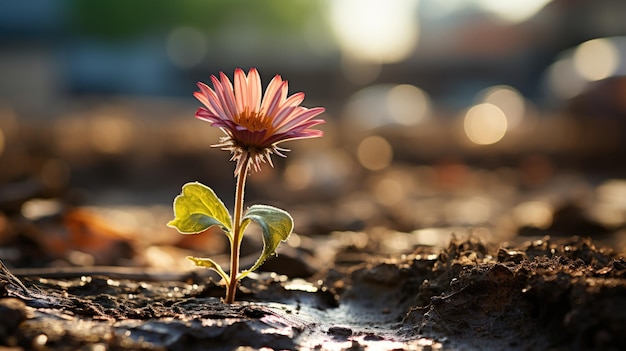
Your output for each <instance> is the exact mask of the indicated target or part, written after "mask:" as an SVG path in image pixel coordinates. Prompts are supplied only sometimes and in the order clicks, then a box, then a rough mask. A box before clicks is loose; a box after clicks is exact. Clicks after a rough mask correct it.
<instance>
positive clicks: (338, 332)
mask: <svg viewBox="0 0 626 351" xmlns="http://www.w3.org/2000/svg"><path fill="white" fill-rule="evenodd" d="M328 334H330V335H334V336H339V337H346V338H347V337H348V336H351V335H352V329H350V328H348V327H344V326H340V325H333V326H332V327H330V328H328Z"/></svg>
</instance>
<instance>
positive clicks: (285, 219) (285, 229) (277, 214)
mask: <svg viewBox="0 0 626 351" xmlns="http://www.w3.org/2000/svg"><path fill="white" fill-rule="evenodd" d="M250 221H254V222H255V223H257V224H258V225H259V226H260V227H261V230H262V231H263V252H262V253H261V256H259V259H258V260H257V261H256V263H255V264H254V266H252V268H250V269H248V270H246V271H243V272H242V273H241V274H240V275H239V276H238V277H237V279H241V278H243V277H245V276H246V275H248V274H249V273H250V272H252V271H254V270H255V269H257V268H259V267H260V266H261V265H262V264H263V262H265V260H266V259H267V258H268V257H269V256H270V255H273V254H274V253H275V252H276V248H277V247H278V244H280V242H281V241H286V240H287V238H288V237H289V234H291V231H292V230H293V219H292V218H291V216H290V215H289V213H287V211H284V210H281V209H279V208H276V207H272V206H267V205H254V206H252V207H250V208H249V209H248V211H247V212H246V214H245V215H244V217H243V222H242V231H243V230H245V228H246V227H247V226H248V224H250Z"/></svg>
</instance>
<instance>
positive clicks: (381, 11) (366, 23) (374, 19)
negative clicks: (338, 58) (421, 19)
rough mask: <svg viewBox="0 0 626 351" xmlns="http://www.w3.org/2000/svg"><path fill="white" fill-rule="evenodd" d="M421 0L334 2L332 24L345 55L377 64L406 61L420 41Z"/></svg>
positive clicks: (332, 5)
mask: <svg viewBox="0 0 626 351" xmlns="http://www.w3.org/2000/svg"><path fill="white" fill-rule="evenodd" d="M417 3H418V1H417V0H394V1H385V0H335V1H330V2H329V3H328V4H329V6H330V22H331V25H332V28H333V30H334V33H335V36H336V38H337V41H338V43H339V45H340V47H341V49H342V50H343V52H344V53H345V54H347V55H349V56H352V57H355V58H359V59H362V60H367V61H373V62H376V63H393V62H399V61H402V60H404V59H406V58H407V57H408V56H409V55H410V54H411V52H412V51H413V50H414V49H415V47H416V45H417V41H418V37H419V27H418V22H417Z"/></svg>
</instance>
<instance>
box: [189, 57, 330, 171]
mask: <svg viewBox="0 0 626 351" xmlns="http://www.w3.org/2000/svg"><path fill="white" fill-rule="evenodd" d="M211 81H212V82H213V89H211V88H210V87H208V86H207V85H206V84H204V83H202V82H199V83H198V87H199V88H200V91H197V92H195V93H194V94H193V95H194V96H195V97H196V98H197V99H198V100H200V102H202V103H203V104H204V106H205V107H200V108H199V109H198V111H196V118H198V119H201V120H204V121H207V122H209V123H211V125H212V126H216V127H219V128H220V129H222V131H223V132H224V133H225V134H226V136H225V137H223V138H221V139H220V143H219V144H216V145H214V146H216V147H221V148H222V149H223V150H227V151H230V152H231V153H232V154H233V156H232V158H231V160H234V161H237V167H236V169H235V174H239V171H240V170H241V168H242V167H246V168H247V167H249V166H252V168H253V170H254V171H259V170H260V167H261V163H265V162H267V163H269V164H270V165H272V166H273V164H272V159H271V155H272V154H274V153H275V154H277V155H279V156H283V157H285V155H284V154H283V153H282V152H284V151H289V150H287V149H283V148H280V147H278V146H277V144H279V143H282V142H284V141H288V140H295V139H306V138H316V137H321V136H322V135H323V132H322V131H321V130H317V129H311V127H313V126H315V125H318V124H321V123H324V120H321V119H313V118H314V117H315V116H317V115H319V114H321V113H322V112H324V108H322V107H316V108H311V109H309V108H306V107H302V106H299V105H300V103H301V102H302V101H303V100H304V93H302V92H299V93H296V94H293V95H291V96H289V97H287V88H288V87H287V81H286V80H283V79H282V78H281V77H280V76H279V75H276V76H275V77H274V78H273V79H272V81H271V82H270V83H269V85H268V86H267V89H266V90H265V95H264V96H263V94H262V89H261V78H260V76H259V73H258V72H257V70H256V69H254V68H252V69H250V71H249V72H248V75H247V76H246V74H245V72H244V71H243V70H241V69H239V68H237V69H236V70H235V77H234V82H235V86H234V88H233V85H232V84H231V82H230V80H229V79H228V77H227V76H226V75H225V74H224V73H223V72H220V79H218V78H217V77H215V76H211Z"/></svg>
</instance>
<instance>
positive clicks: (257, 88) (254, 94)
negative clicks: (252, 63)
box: [248, 68, 263, 113]
mask: <svg viewBox="0 0 626 351" xmlns="http://www.w3.org/2000/svg"><path fill="white" fill-rule="evenodd" d="M262 94H263V88H262V87H261V77H260V76H259V72H258V71H257V70H256V69H254V68H250V72H248V104H250V108H251V112H254V113H258V112H259V108H260V106H261V97H262V96H261V95H262Z"/></svg>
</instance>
